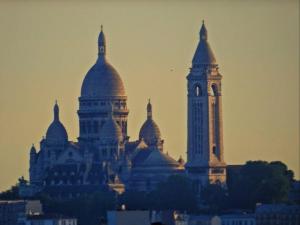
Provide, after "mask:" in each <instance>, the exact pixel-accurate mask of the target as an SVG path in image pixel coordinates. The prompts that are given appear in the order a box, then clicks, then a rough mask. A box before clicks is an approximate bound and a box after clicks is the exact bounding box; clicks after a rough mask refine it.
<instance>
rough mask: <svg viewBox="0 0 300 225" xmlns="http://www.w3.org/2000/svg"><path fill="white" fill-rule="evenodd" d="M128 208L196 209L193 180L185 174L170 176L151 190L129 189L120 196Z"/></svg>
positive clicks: (121, 201)
mask: <svg viewBox="0 0 300 225" xmlns="http://www.w3.org/2000/svg"><path fill="white" fill-rule="evenodd" d="M119 203H120V204H125V205H126V208H127V209H156V210H169V209H176V210H187V211H195V210H196V208H197V207H196V206H197V204H196V195H195V193H194V192H193V189H192V185H191V182H190V180H189V179H188V178H186V177H184V176H170V177H169V178H168V180H166V181H165V182H162V183H160V184H158V186H157V188H156V189H155V190H154V191H152V192H150V193H146V192H133V191H127V192H125V193H124V194H123V195H121V196H120V198H119Z"/></svg>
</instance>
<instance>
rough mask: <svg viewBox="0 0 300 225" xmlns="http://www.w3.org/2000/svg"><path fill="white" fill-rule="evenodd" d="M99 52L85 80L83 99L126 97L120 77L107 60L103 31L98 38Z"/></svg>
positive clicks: (82, 90)
mask: <svg viewBox="0 0 300 225" xmlns="http://www.w3.org/2000/svg"><path fill="white" fill-rule="evenodd" d="M98 51H99V53H98V59H97V62H96V64H95V65H94V66H93V67H92V68H91V69H90V70H89V71H88V73H87V74H86V76H85V78H84V80H83V83H82V86H81V97H95V98H103V97H111V96H126V94H125V88H124V85H123V82H122V79H121V77H120V75H119V74H118V72H117V71H116V70H115V68H114V67H113V66H112V65H111V64H109V63H108V62H107V60H106V57H105V55H106V43H105V36H104V33H103V31H102V30H101V32H100V34H99V38H98Z"/></svg>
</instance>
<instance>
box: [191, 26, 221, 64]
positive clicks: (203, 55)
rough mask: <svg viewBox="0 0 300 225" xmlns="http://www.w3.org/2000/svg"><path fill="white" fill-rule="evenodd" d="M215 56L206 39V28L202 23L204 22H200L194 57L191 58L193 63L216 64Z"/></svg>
mask: <svg viewBox="0 0 300 225" xmlns="http://www.w3.org/2000/svg"><path fill="white" fill-rule="evenodd" d="M216 63H217V61H216V58H215V56H214V53H213V51H212V49H211V47H210V45H209V43H208V41H207V30H206V27H205V25H204V22H203V24H202V27H201V30H200V42H199V44H198V47H197V49H196V52H195V55H194V58H193V65H195V64H216Z"/></svg>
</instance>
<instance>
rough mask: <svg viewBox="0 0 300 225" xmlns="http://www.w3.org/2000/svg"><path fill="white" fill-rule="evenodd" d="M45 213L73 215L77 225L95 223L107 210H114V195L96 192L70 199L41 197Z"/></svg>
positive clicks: (97, 222) (98, 222)
mask: <svg viewBox="0 0 300 225" xmlns="http://www.w3.org/2000/svg"><path fill="white" fill-rule="evenodd" d="M41 200H42V204H43V209H44V211H45V213H55V214H63V215H67V216H74V217H76V218H77V219H78V225H95V224H100V221H101V220H103V218H105V217H106V211H107V210H114V209H115V206H116V197H115V193H113V192H97V193H94V194H90V195H87V196H82V197H78V198H74V199H70V200H55V199H51V198H49V197H47V195H44V196H42V197H41Z"/></svg>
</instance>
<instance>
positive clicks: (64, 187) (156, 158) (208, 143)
mask: <svg viewBox="0 0 300 225" xmlns="http://www.w3.org/2000/svg"><path fill="white" fill-rule="evenodd" d="M207 37H208V35H207V30H206V27H205V25H204V23H203V24H202V27H201V29H200V41H199V43H198V47H197V49H196V52H195V55H194V57H193V60H192V67H191V69H190V72H189V74H188V76H187V83H188V85H187V87H188V90H187V97H188V106H187V111H188V121H187V128H188V129H187V130H188V134H187V140H188V143H187V162H184V160H183V159H182V158H181V157H180V158H179V159H177V160H176V159H174V158H172V157H171V156H170V155H169V154H168V153H167V151H166V150H165V149H164V140H163V139H162V134H161V132H160V129H159V126H158V125H157V124H156V122H155V120H154V119H155V118H154V117H153V113H152V112H153V106H152V104H151V102H150V100H149V101H148V104H147V106H146V112H145V122H144V123H143V124H142V125H141V128H140V131H139V138H138V140H130V138H129V136H128V133H127V124H128V122H129V121H128V120H127V118H128V114H129V110H128V108H127V95H126V90H125V87H124V84H123V82H122V77H121V75H120V74H119V73H118V72H117V70H116V69H115V68H114V67H113V66H112V65H111V64H110V63H109V62H108V59H107V57H106V51H107V45H106V41H105V35H104V32H103V29H102V27H101V32H100V34H99V37H98V58H97V60H96V63H95V64H94V65H93V66H92V67H91V69H90V70H89V71H88V72H87V74H86V75H85V77H84V79H83V83H82V86H81V94H80V97H79V109H78V111H77V113H78V118H79V137H78V139H77V141H76V142H74V141H70V140H69V139H68V132H67V130H66V128H65V127H64V125H63V123H62V121H61V120H60V118H59V105H58V103H57V102H56V103H55V105H54V107H53V121H52V122H51V124H50V125H49V127H48V129H47V131H46V135H45V137H43V138H42V140H41V141H40V146H39V149H37V148H36V147H35V146H34V145H33V146H32V147H31V149H30V169H29V183H28V184H22V185H21V188H20V194H21V195H23V196H32V195H34V194H35V193H38V192H41V191H45V192H47V193H48V194H50V195H51V196H55V197H61V198H64V197H70V198H72V197H77V196H80V195H82V194H86V193H90V192H94V191H99V190H112V191H115V192H117V193H122V192H124V191H125V190H137V191H151V190H153V189H155V187H156V185H157V184H158V183H160V182H162V181H165V180H166V179H167V178H168V177H169V176H171V175H182V176H188V177H189V178H190V179H191V180H192V181H193V185H194V187H195V188H196V189H197V190H198V191H200V190H201V188H202V187H203V186H204V185H206V184H208V183H218V182H219V183H225V182H226V164H225V162H224V158H223V133H222V132H223V131H222V130H223V129H222V99H221V80H222V76H221V74H220V73H219V71H218V65H217V63H216V59H215V56H214V54H213V52H212V50H211V48H210V45H209V43H208V40H207ZM168 152H170V151H168Z"/></svg>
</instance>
